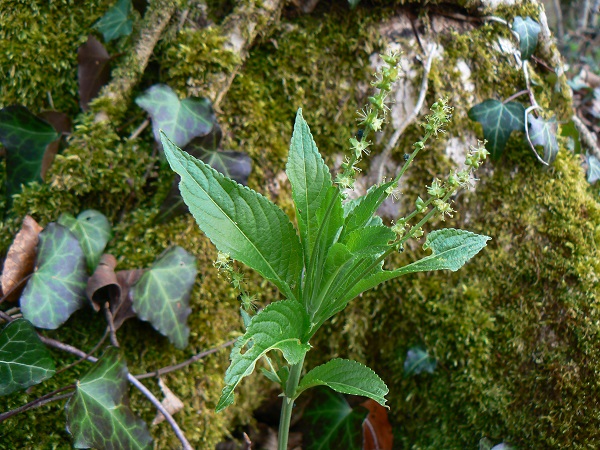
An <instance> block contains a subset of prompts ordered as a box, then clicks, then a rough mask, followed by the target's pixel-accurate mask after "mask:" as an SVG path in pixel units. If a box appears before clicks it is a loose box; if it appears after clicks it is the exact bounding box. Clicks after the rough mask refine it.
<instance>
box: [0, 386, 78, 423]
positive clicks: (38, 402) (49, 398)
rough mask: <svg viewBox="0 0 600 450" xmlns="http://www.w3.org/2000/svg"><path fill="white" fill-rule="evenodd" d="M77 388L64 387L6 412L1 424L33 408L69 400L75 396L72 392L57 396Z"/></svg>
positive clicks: (0, 417) (1, 416)
mask: <svg viewBox="0 0 600 450" xmlns="http://www.w3.org/2000/svg"><path fill="white" fill-rule="evenodd" d="M75 387H76V386H75V385H74V384H70V385H69V386H64V387H61V388H58V389H56V390H55V391H52V392H50V393H48V394H46V395H42V396H41V397H39V398H36V399H35V400H32V401H30V402H29V403H27V404H25V405H23V406H19V407H18V408H15V409H12V410H10V411H6V412H5V413H2V414H0V423H1V422H4V421H5V420H6V419H9V418H11V417H12V416H15V415H17V414H20V413H22V412H25V411H27V410H30V409H33V408H38V407H40V406H43V405H45V404H46V403H50V402H55V401H58V400H62V399H65V398H69V397H70V396H71V395H73V393H72V392H70V393H68V394H63V395H56V394H58V393H59V392H64V391H68V390H70V389H75Z"/></svg>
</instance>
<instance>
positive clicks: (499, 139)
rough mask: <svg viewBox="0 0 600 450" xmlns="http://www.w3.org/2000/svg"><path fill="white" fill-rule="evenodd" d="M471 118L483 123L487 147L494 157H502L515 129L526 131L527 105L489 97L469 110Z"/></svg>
mask: <svg viewBox="0 0 600 450" xmlns="http://www.w3.org/2000/svg"><path fill="white" fill-rule="evenodd" d="M469 118H470V119H471V120H474V121H476V122H479V123H481V126H482V127H483V137H484V138H485V139H486V140H487V141H488V145H487V146H486V148H487V149H488V150H489V151H490V153H491V156H492V158H493V159H498V158H500V155H501V154H502V151H503V150H504V147H506V143H507V142H508V138H509V137H510V134H511V133H512V132H513V131H525V107H524V106H523V105H522V104H520V103H517V102H508V103H506V104H503V103H502V102H500V101H498V100H494V99H488V100H485V101H484V102H482V103H480V104H478V105H475V106H473V107H472V108H471V109H470V110H469Z"/></svg>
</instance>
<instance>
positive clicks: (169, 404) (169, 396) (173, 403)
mask: <svg viewBox="0 0 600 450" xmlns="http://www.w3.org/2000/svg"><path fill="white" fill-rule="evenodd" d="M158 385H159V386H160V389H161V391H162V392H163V394H164V396H165V398H164V399H163V401H162V402H160V403H161V404H162V405H163V406H164V408H165V409H166V410H167V412H168V413H169V414H171V415H173V414H175V413H177V412H179V411H181V410H182V409H183V402H182V401H181V400H179V397H177V396H176V395H175V394H173V392H172V391H171V389H169V388H168V387H167V385H166V384H165V383H164V381H163V380H162V378H159V379H158ZM164 420H165V416H163V415H162V413H160V412H158V413H157V414H156V417H155V418H154V420H153V421H152V425H158V424H159V423H161V422H163V421H164Z"/></svg>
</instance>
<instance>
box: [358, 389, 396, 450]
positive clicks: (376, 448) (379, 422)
mask: <svg viewBox="0 0 600 450" xmlns="http://www.w3.org/2000/svg"><path fill="white" fill-rule="evenodd" d="M361 406H363V407H365V408H366V409H368V410H369V414H368V415H367V417H366V418H365V420H364V422H363V450H392V448H393V443H394V435H393V434H392V426H391V425H390V421H389V420H388V413H387V409H385V408H384V407H383V406H381V405H380V404H379V403H377V402H376V401H374V400H371V399H368V400H366V401H365V402H363V403H361Z"/></svg>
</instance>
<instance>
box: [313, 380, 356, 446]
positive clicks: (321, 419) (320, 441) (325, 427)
mask: <svg viewBox="0 0 600 450" xmlns="http://www.w3.org/2000/svg"><path fill="white" fill-rule="evenodd" d="M366 416H367V411H366V410H365V409H363V408H362V407H357V408H353V407H352V406H350V404H349V403H348V401H347V400H346V399H345V397H344V396H343V395H341V394H338V393H336V392H332V391H330V390H329V389H323V390H322V391H321V390H320V391H319V394H318V395H317V396H316V403H314V404H313V403H311V405H310V407H309V408H307V409H306V411H305V412H304V417H305V418H306V419H307V421H308V422H310V426H309V430H310V438H309V439H308V445H307V447H306V448H307V450H329V449H342V448H343V449H345V450H362V449H363V429H362V424H363V421H364V420H365V417H366Z"/></svg>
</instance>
